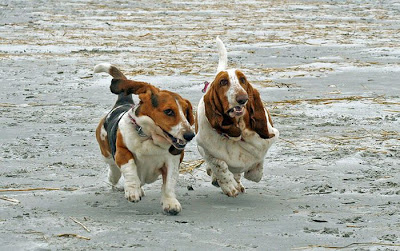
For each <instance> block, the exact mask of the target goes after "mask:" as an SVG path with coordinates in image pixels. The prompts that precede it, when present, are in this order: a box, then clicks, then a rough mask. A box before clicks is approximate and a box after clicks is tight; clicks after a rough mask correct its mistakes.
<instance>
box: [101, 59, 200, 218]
mask: <svg viewBox="0 0 400 251" xmlns="http://www.w3.org/2000/svg"><path fill="white" fill-rule="evenodd" d="M94 71H95V72H106V73H109V74H110V75H111V76H112V77H113V78H114V79H113V80H112V81H111V86H110V89H111V92H112V93H114V94H118V99H117V102H116V103H115V105H114V107H113V109H112V110H111V111H110V112H109V113H108V114H107V115H106V116H105V117H104V118H103V119H102V120H101V121H100V123H99V125H98V127H97V130H96V138H97V141H98V143H99V145H100V150H101V154H102V155H103V156H104V159H105V161H106V162H107V163H108V164H109V166H110V169H109V173H108V180H109V181H110V182H111V184H113V185H115V184H117V183H118V181H119V179H120V177H121V174H122V175H123V176H124V179H125V184H124V190H125V197H126V198H127V199H128V200H129V201H132V202H138V201H139V200H141V198H142V197H143V196H144V191H143V189H142V186H143V185H144V184H149V183H152V182H154V181H155V180H156V179H157V178H158V177H159V176H160V175H162V179H163V185H162V191H161V193H162V194H161V204H162V208H163V210H164V212H166V213H168V214H172V215H175V214H178V213H179V212H180V211H181V204H180V203H179V201H178V200H177V199H176V196H175V185H176V182H177V179H178V175H179V164H180V162H181V161H182V158H183V154H184V148H185V146H186V143H188V142H189V141H190V140H192V139H193V138H194V136H195V134H194V131H193V129H192V128H191V125H193V123H194V116H193V111H192V105H191V104H190V102H189V101H188V100H186V99H184V98H182V97H181V96H179V95H178V94H176V93H173V92H170V91H166V90H160V89H158V88H156V87H155V86H153V85H151V84H148V83H145V82H139V81H134V80H128V79H127V78H126V77H125V76H124V74H122V72H120V71H119V70H118V69H117V68H116V67H115V66H112V65H110V64H107V63H104V64H99V65H97V66H96V67H95V68H94ZM131 94H137V95H139V99H140V103H139V104H137V105H135V104H134V101H133V99H132V95H131Z"/></svg>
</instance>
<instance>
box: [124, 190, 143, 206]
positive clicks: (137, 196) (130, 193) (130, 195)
mask: <svg viewBox="0 0 400 251" xmlns="http://www.w3.org/2000/svg"><path fill="white" fill-rule="evenodd" d="M142 196H144V191H143V189H142V188H141V187H125V198H126V199H127V200H129V201H131V202H139V201H140V200H141V199H142Z"/></svg>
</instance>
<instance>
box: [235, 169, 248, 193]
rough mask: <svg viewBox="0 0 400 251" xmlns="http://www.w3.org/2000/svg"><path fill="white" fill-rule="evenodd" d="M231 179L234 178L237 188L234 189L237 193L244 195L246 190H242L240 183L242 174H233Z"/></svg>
mask: <svg viewBox="0 0 400 251" xmlns="http://www.w3.org/2000/svg"><path fill="white" fill-rule="evenodd" d="M233 177H234V178H235V180H236V182H237V183H238V186H237V187H236V189H237V190H238V191H239V192H241V193H244V192H245V191H246V189H245V188H244V186H243V184H242V182H240V179H241V178H242V174H241V173H235V174H233Z"/></svg>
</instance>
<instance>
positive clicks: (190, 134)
mask: <svg viewBox="0 0 400 251" xmlns="http://www.w3.org/2000/svg"><path fill="white" fill-rule="evenodd" d="M194 136H195V134H194V132H186V133H184V134H183V138H184V139H185V140H187V141H191V140H192V139H193V138H194Z"/></svg>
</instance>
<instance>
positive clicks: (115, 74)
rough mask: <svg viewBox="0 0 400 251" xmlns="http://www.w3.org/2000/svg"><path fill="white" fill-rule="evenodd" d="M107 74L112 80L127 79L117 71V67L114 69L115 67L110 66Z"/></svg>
mask: <svg viewBox="0 0 400 251" xmlns="http://www.w3.org/2000/svg"><path fill="white" fill-rule="evenodd" d="M108 73H109V74H110V75H111V76H112V77H113V78H116V79H127V78H126V77H125V75H124V74H123V73H122V72H121V71H120V70H118V68H117V67H115V66H113V65H111V67H110V70H109V72H108Z"/></svg>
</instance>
